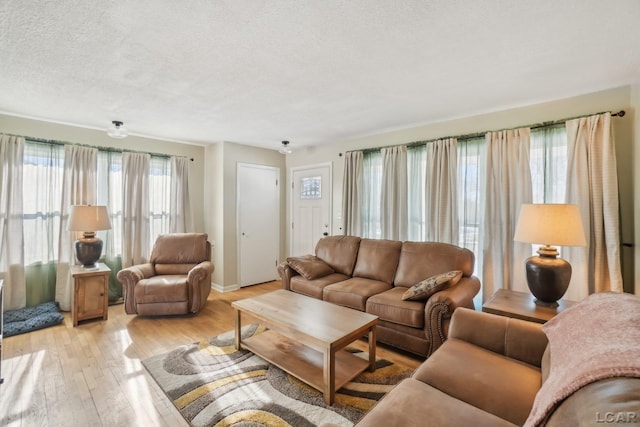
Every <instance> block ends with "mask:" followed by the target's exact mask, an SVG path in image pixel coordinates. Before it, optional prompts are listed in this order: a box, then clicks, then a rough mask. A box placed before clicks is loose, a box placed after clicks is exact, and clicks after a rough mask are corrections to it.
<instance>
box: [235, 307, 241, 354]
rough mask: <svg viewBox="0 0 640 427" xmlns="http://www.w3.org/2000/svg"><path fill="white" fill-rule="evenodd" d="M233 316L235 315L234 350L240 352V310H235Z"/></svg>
mask: <svg viewBox="0 0 640 427" xmlns="http://www.w3.org/2000/svg"><path fill="white" fill-rule="evenodd" d="M235 312H236V313H235V314H236V350H242V343H241V342H240V341H241V340H240V338H241V335H240V330H241V329H242V327H241V325H240V324H241V321H240V313H241V312H240V310H238V309H235Z"/></svg>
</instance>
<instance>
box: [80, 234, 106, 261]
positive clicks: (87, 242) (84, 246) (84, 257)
mask: <svg viewBox="0 0 640 427" xmlns="http://www.w3.org/2000/svg"><path fill="white" fill-rule="evenodd" d="M100 255H102V239H100V238H98V237H91V238H83V239H78V240H76V257H77V258H78V261H80V262H81V263H82V265H83V266H84V267H85V268H92V267H95V266H96V261H98V260H99V259H100Z"/></svg>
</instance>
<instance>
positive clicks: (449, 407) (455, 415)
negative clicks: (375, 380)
mask: <svg viewBox="0 0 640 427" xmlns="http://www.w3.org/2000/svg"><path fill="white" fill-rule="evenodd" d="M425 425H433V426H476V427H483V426H486V427H503V426H511V427H513V424H511V423H509V422H507V421H505V420H501V419H500V418H498V417H496V416H495V415H492V414H490V413H487V412H485V411H482V410H480V409H478V408H474V407H473V406H471V405H469V404H467V403H464V402H461V401H459V400H457V399H456V398H454V397H451V396H448V395H447V394H445V393H443V392H442V391H440V390H438V389H436V388H433V387H430V386H428V385H427V384H425V383H423V382H421V381H417V380H415V379H413V378H407V379H406V380H403V381H402V382H400V384H398V385H397V386H396V387H395V388H394V389H393V390H391V392H389V393H388V394H387V395H385V396H384V397H383V398H382V400H380V402H378V404H377V405H376V406H374V407H373V409H372V410H371V411H370V412H369V413H367V415H365V416H364V418H362V419H361V420H360V421H359V422H358V427H378V426H425Z"/></svg>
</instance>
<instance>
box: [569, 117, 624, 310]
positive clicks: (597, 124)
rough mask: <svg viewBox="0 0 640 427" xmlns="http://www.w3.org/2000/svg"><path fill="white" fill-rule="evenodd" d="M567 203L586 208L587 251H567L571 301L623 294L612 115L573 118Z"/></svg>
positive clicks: (570, 249) (581, 208) (581, 210)
mask: <svg viewBox="0 0 640 427" xmlns="http://www.w3.org/2000/svg"><path fill="white" fill-rule="evenodd" d="M566 126H567V145H568V167H567V203H575V204H577V205H578V206H579V207H580V213H581V214H582V223H583V225H584V227H585V236H586V238H587V247H586V248H575V247H572V248H567V249H566V252H565V253H566V256H565V258H566V259H567V261H569V262H570V263H571V265H572V267H573V274H572V277H571V283H570V284H569V289H568V290H567V293H566V294H565V298H567V299H570V300H575V301H579V300H581V299H583V298H584V297H586V296H587V295H588V294H590V293H593V292H604V291H616V292H622V290H623V288H622V274H621V270H620V235H619V220H618V218H619V216H618V209H619V207H618V177H617V174H616V155H615V144H614V140H613V132H612V129H611V114H610V113H605V114H598V115H595V116H591V117H583V118H580V119H575V120H569V121H567V123H566Z"/></svg>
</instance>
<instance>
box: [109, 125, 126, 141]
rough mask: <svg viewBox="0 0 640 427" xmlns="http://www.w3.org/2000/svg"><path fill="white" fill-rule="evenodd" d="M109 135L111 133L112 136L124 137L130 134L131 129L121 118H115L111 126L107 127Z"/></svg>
mask: <svg viewBox="0 0 640 427" xmlns="http://www.w3.org/2000/svg"><path fill="white" fill-rule="evenodd" d="M107 135H109V136H110V137H111V138H118V139H122V138H126V137H127V136H129V131H128V130H127V128H126V127H125V125H124V123H122V122H121V121H119V120H114V121H112V122H111V126H109V129H107Z"/></svg>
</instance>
